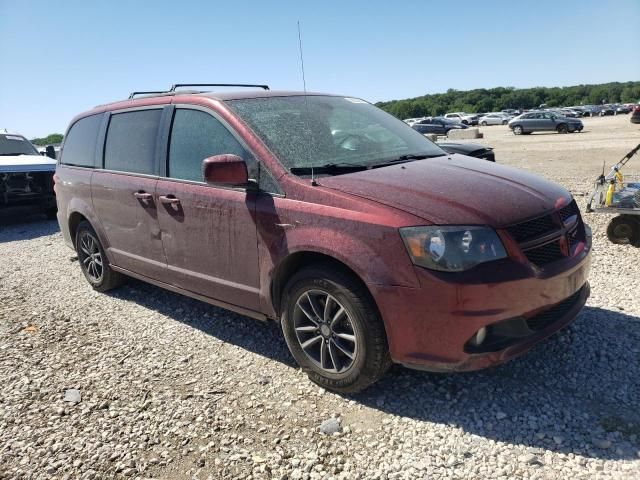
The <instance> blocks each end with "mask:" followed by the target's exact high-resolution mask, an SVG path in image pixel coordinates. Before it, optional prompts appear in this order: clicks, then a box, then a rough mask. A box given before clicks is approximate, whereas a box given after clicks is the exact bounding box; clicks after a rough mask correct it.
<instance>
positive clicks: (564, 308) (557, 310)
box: [526, 287, 585, 331]
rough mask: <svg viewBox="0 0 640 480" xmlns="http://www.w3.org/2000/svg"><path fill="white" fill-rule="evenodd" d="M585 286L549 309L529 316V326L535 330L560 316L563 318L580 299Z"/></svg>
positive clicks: (540, 328) (542, 327)
mask: <svg viewBox="0 0 640 480" xmlns="http://www.w3.org/2000/svg"><path fill="white" fill-rule="evenodd" d="M584 288H585V287H582V288H581V289H580V290H578V291H577V292H576V293H574V294H573V295H571V296H570V297H569V298H567V299H565V300H563V301H562V302H560V303H558V304H556V305H554V306H553V307H551V308H548V309H547V310H545V311H543V312H541V313H539V314H537V315H535V316H533V317H531V318H528V319H527V320H526V321H527V326H528V327H529V328H530V329H531V330H534V331H538V330H542V329H544V328H545V327H547V326H548V325H551V324H552V323H554V322H556V321H557V320H559V319H560V318H562V317H563V316H564V315H565V314H566V313H567V312H568V311H569V310H571V309H572V308H573V307H574V306H575V304H576V303H577V302H578V301H579V300H580V297H581V296H582V291H583V289H584Z"/></svg>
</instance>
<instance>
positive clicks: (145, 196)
mask: <svg viewBox="0 0 640 480" xmlns="http://www.w3.org/2000/svg"><path fill="white" fill-rule="evenodd" d="M133 196H134V197H136V198H137V199H138V200H142V201H143V202H148V201H149V200H151V199H152V198H153V195H151V194H150V193H147V192H144V191H142V190H140V191H139V192H133Z"/></svg>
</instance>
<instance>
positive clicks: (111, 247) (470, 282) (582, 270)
mask: <svg viewBox="0 0 640 480" xmlns="http://www.w3.org/2000/svg"><path fill="white" fill-rule="evenodd" d="M198 88H199V89H202V88H203V86H202V85H199V86H198ZM264 88H268V87H266V86H264ZM56 179H57V181H56V183H55V187H56V191H57V194H58V205H59V207H60V210H59V212H58V220H59V222H60V228H61V232H62V236H63V239H64V241H65V242H66V243H67V245H69V246H70V247H71V248H73V249H74V250H75V251H76V252H77V255H78V260H79V261H78V265H79V268H81V270H82V272H83V274H84V276H85V277H86V279H87V281H88V283H89V284H90V285H91V286H92V287H93V288H94V289H95V290H97V291H106V290H109V289H111V288H114V287H116V286H118V285H120V284H121V283H122V281H123V279H124V278H125V276H131V277H135V278H138V279H140V280H143V281H146V282H149V283H152V284H154V285H157V286H160V287H162V288H166V289H169V290H172V291H174V292H178V293H181V294H184V295H187V296H191V297H195V298H197V299H200V300H203V301H206V302H210V303H212V304H214V305H218V306H221V307H224V308H228V309H230V310H234V311H236V312H239V313H241V314H243V315H247V316H250V317H255V318H258V319H261V320H267V319H273V320H276V321H277V322H279V324H280V327H281V328H282V331H283V334H284V338H285V341H286V344H287V346H288V347H289V349H290V351H291V353H292V355H293V357H294V359H295V360H296V361H297V363H298V364H299V365H300V366H301V367H302V369H303V370H304V371H306V372H307V373H308V375H309V377H310V378H311V379H312V380H313V381H315V382H317V383H318V384H320V385H322V386H323V387H325V388H327V389H331V390H334V391H338V392H354V391H358V390H361V389H363V388H365V387H366V386H368V385H370V384H371V383H373V382H375V381H376V380H377V379H379V378H380V377H381V376H382V375H383V374H384V372H385V371H386V370H387V368H388V367H389V366H390V364H391V363H392V362H396V363H399V364H403V365H406V366H408V367H412V368H419V369H427V370H434V371H448V372H453V371H461V370H474V369H479V368H484V367H488V366H489V365H494V364H497V363H500V362H504V361H506V360H509V359H511V358H513V357H516V356H518V355H520V354H522V353H524V352H525V351H527V350H529V349H530V348H531V347H532V346H533V345H534V344H536V343H538V342H540V341H541V340H543V339H544V338H546V337H548V336H550V335H552V334H553V333H554V332H556V331H557V330H559V329H561V328H563V327H565V326H567V325H568V324H569V323H571V322H572V320H573V319H574V318H575V317H576V315H577V314H578V312H579V311H580V310H581V308H582V307H583V305H584V304H585V302H586V300H587V297H588V296H589V284H588V281H587V276H588V271H589V265H590V252H591V236H590V234H589V230H588V228H587V227H586V226H585V225H584V223H583V221H582V219H581V216H580V211H579V210H578V207H577V206H576V203H575V201H574V200H573V198H572V197H571V194H570V193H569V192H568V191H567V190H565V189H564V188H563V187H560V186H559V185H556V184H554V183H551V182H549V181H547V180H544V179H542V178H540V177H537V176H535V175H533V174H530V173H528V172H524V171H521V170H517V169H515V168H511V167H507V166H503V165H497V164H495V163H493V162H480V161H478V160H477V159H475V158H469V157H466V156H464V155H459V154H446V152H444V151H443V150H442V149H441V148H440V147H439V146H437V145H436V144H434V143H433V142H431V141H429V140H427V139H426V138H425V137H424V136H423V135H420V134H419V133H418V132H416V131H415V130H413V129H412V128H410V127H408V126H407V125H406V124H405V123H403V122H402V121H400V120H398V119H396V118H394V117H393V116H391V115H389V114H387V113H385V112H383V111H382V110H380V109H378V108H377V107H375V106H374V105H371V104H369V103H367V102H366V101H364V100H360V99H358V98H353V97H342V96H332V95H324V94H305V93H302V92H273V91H270V90H264V91H253V90H245V91H244V92H225V93H206V92H201V91H198V92H192V93H189V92H184V91H182V92H181V91H179V90H176V88H175V87H174V88H172V89H171V90H169V91H168V92H166V93H164V94H159V95H156V96H147V97H141V98H137V99H130V100H124V101H119V102H116V103H112V104H108V105H103V106H100V107H97V108H94V109H92V110H90V111H88V112H85V113H82V114H80V115H78V116H77V117H75V118H74V119H73V120H72V122H71V124H70V126H69V128H68V130H67V132H66V135H65V140H64V144H63V147H62V152H61V158H60V160H59V165H58V168H57V171H56ZM136 320H137V321H144V320H143V319H132V321H136ZM256 334H257V333H256Z"/></svg>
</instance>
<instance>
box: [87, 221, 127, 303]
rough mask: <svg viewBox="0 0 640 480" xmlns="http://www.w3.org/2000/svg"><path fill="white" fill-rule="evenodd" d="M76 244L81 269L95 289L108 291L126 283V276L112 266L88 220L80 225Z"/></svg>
mask: <svg viewBox="0 0 640 480" xmlns="http://www.w3.org/2000/svg"><path fill="white" fill-rule="evenodd" d="M75 245H76V252H77V253H78V263H79V264H80V269H81V270H82V273H83V274H84V276H85V278H86V279H87V281H88V282H89V284H90V285H91V286H92V287H93V289H94V290H97V291H98V292H106V291H108V290H111V289H113V288H116V287H119V286H120V285H122V284H123V283H124V278H125V277H124V276H123V275H122V274H120V273H118V272H116V271H114V270H113V269H112V268H111V265H110V264H109V260H108V259H107V256H106V255H105V253H104V249H103V248H102V244H101V243H100V239H99V238H98V235H96V232H95V230H94V229H93V227H92V226H91V224H90V223H89V222H87V221H86V220H85V221H82V222H80V224H79V225H78V228H77V230H76V239H75ZM89 257H90V258H89Z"/></svg>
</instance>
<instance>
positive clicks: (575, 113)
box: [559, 108, 582, 118]
mask: <svg viewBox="0 0 640 480" xmlns="http://www.w3.org/2000/svg"><path fill="white" fill-rule="evenodd" d="M559 113H560V114H561V115H563V116H565V117H569V118H581V117H582V112H581V111H580V110H574V109H573V108H561V109H560V110H559Z"/></svg>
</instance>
